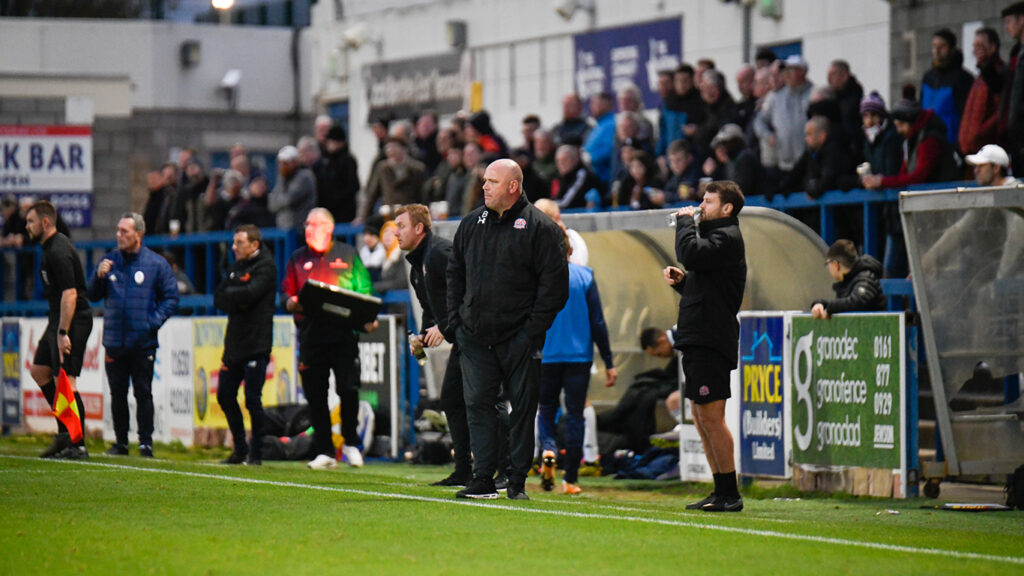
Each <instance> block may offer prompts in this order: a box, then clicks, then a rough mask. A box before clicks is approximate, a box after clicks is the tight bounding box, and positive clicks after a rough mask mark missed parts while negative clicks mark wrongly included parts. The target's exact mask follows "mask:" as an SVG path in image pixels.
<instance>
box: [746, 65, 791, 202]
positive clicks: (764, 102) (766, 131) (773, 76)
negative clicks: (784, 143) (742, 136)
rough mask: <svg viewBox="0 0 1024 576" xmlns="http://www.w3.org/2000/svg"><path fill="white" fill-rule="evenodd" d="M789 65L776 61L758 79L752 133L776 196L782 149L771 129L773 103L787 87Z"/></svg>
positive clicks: (767, 183) (768, 191) (767, 182)
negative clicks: (784, 79) (755, 112)
mask: <svg viewBox="0 0 1024 576" xmlns="http://www.w3.org/2000/svg"><path fill="white" fill-rule="evenodd" d="M785 67H786V65H785V63H784V62H783V61H782V60H776V61H775V62H773V63H772V64H771V66H769V67H767V68H763V69H761V70H758V74H757V76H755V83H754V86H755V88H754V89H755V90H756V91H757V92H758V93H759V94H761V96H760V98H759V99H758V101H757V114H756V115H755V116H754V123H753V127H752V128H751V129H749V130H748V133H749V134H751V135H753V140H755V141H756V142H757V146H758V152H759V153H760V158H761V166H762V167H764V171H765V194H773V193H774V192H775V189H776V188H777V187H778V184H779V179H780V174H779V149H778V146H777V145H776V144H777V143H778V139H777V137H776V135H775V133H774V132H773V130H772V129H771V126H772V118H771V117H772V103H773V102H774V101H775V98H776V97H777V96H778V94H779V92H780V91H781V90H782V89H783V88H784V87H785V82H783V80H782V77H783V73H782V72H783V70H784V69H785Z"/></svg>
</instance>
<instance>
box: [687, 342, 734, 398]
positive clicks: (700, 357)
mask: <svg viewBox="0 0 1024 576" xmlns="http://www.w3.org/2000/svg"><path fill="white" fill-rule="evenodd" d="M732 369H733V363H732V362H731V361H730V360H729V359H728V358H726V357H725V356H723V355H722V354H721V353H719V352H717V351H715V350H713V349H711V348H700V347H696V348H687V349H685V350H683V374H685V375H686V390H685V391H684V394H683V396H685V397H687V398H689V399H690V400H691V401H692V402H693V403H694V404H708V403H710V402H715V401H717V400H725V399H727V398H730V397H731V396H732V381H731V377H730V375H731V372H732Z"/></svg>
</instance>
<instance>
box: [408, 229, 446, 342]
mask: <svg viewBox="0 0 1024 576" xmlns="http://www.w3.org/2000/svg"><path fill="white" fill-rule="evenodd" d="M451 255H452V242H451V240H448V239H447V238H442V237H440V236H435V235H434V234H433V233H432V232H427V235H426V236H424V237H423V240H421V241H420V244H419V246H417V247H416V248H415V249H413V250H411V251H410V252H409V253H408V254H406V256H405V259H406V260H408V261H409V266H410V269H409V283H410V284H412V288H413V291H415V292H416V299H417V300H419V302H420V306H421V307H422V308H423V318H422V320H421V322H420V331H421V332H423V331H425V330H426V329H427V328H430V327H431V326H435V325H436V326H437V329H438V330H440V331H441V333H442V334H444V333H445V332H448V280H447V277H448V259H449V258H451Z"/></svg>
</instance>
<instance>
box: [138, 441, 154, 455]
mask: <svg viewBox="0 0 1024 576" xmlns="http://www.w3.org/2000/svg"><path fill="white" fill-rule="evenodd" d="M139 456H142V457H143V458H152V457H153V447H152V446H150V445H149V444H139Z"/></svg>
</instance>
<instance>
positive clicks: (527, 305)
mask: <svg viewBox="0 0 1024 576" xmlns="http://www.w3.org/2000/svg"><path fill="white" fill-rule="evenodd" d="M522 186H523V173H522V170H520V168H519V165H518V164H516V163H515V162H514V161H512V160H508V159H503V160H497V161H495V162H493V163H492V164H490V165H489V166H488V167H487V170H486V171H485V172H484V186H483V190H484V205H483V206H482V207H480V208H477V209H476V210H474V211H473V212H471V213H470V214H469V215H468V216H466V217H465V218H463V220H462V222H461V223H460V224H459V229H458V231H457V232H456V233H455V240H454V243H453V246H452V256H451V259H450V260H449V262H448V332H447V333H445V339H447V340H449V341H452V342H457V343H458V345H459V347H460V348H461V350H462V359H461V360H462V374H463V387H464V392H465V398H466V415H467V419H468V421H469V441H470V447H471V448H472V451H473V456H474V468H473V480H472V481H471V482H470V483H469V485H468V486H466V489H465V490H461V491H459V492H458V494H457V497H459V498H473V499H491V498H497V497H498V492H497V490H496V489H495V487H494V473H495V471H496V469H497V464H498V418H497V415H496V414H495V412H494V405H495V404H496V403H497V401H498V399H499V394H501V393H502V392H504V394H505V396H506V399H507V400H508V401H509V402H510V403H511V405H512V413H511V415H510V417H509V420H510V424H511V432H510V434H509V445H510V449H511V470H510V472H509V483H508V492H507V496H508V498H509V499H511V500H529V498H528V497H527V495H526V491H525V483H526V474H527V473H528V472H529V470H530V464H531V463H532V460H533V449H534V446H533V443H534V436H533V421H534V416H535V415H536V414H537V401H538V397H539V390H540V364H541V350H542V349H543V348H544V336H545V333H546V332H547V330H548V328H550V327H551V323H552V322H553V321H554V319H555V316H557V315H558V312H559V311H560V310H561V309H562V307H563V306H565V302H566V300H567V299H568V297H569V269H568V262H567V260H566V246H565V235H564V234H563V233H562V229H561V228H559V227H558V225H557V224H555V223H554V222H553V221H552V220H551V219H550V218H548V217H547V216H546V215H544V214H543V213H542V212H541V211H540V210H537V209H536V208H535V207H534V206H533V205H532V204H530V203H529V202H528V201H527V199H526V197H525V196H524V195H523V188H522Z"/></svg>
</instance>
